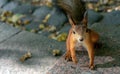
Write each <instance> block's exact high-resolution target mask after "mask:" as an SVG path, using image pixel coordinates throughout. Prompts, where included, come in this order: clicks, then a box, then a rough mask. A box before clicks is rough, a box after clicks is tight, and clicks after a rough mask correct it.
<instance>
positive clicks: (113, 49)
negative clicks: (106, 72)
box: [92, 23, 120, 68]
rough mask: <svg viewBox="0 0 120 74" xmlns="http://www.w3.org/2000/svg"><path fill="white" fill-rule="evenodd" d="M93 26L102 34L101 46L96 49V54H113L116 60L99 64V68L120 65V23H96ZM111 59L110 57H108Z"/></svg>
mask: <svg viewBox="0 0 120 74" xmlns="http://www.w3.org/2000/svg"><path fill="white" fill-rule="evenodd" d="M92 28H94V29H96V31H98V33H99V34H100V41H99V43H100V44H101V47H100V48H97V49H96V56H111V57H112V58H113V59H114V60H113V61H111V62H107V63H104V64H97V65H96V66H97V67H98V68H110V67H116V66H119V67H120V39H119V38H120V33H119V31H120V25H103V24H100V23H99V24H98V23H97V24H94V25H93V26H92ZM108 60H109V59H108Z"/></svg>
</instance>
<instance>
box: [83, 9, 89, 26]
mask: <svg viewBox="0 0 120 74" xmlns="http://www.w3.org/2000/svg"><path fill="white" fill-rule="evenodd" d="M87 22H88V13H87V11H86V12H85V13H84V18H83V23H84V24H85V25H86V26H87Z"/></svg>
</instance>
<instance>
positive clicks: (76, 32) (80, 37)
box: [68, 15, 89, 42]
mask: <svg viewBox="0 0 120 74" xmlns="http://www.w3.org/2000/svg"><path fill="white" fill-rule="evenodd" d="M68 18H69V22H70V24H71V26H72V34H73V36H74V38H75V39H76V40H77V41H78V42H83V41H84V39H85V37H86V34H87V33H88V31H89V29H88V28H87V15H85V16H84V18H83V20H82V21H80V22H79V23H76V22H75V21H74V19H73V18H71V17H70V16H68Z"/></svg>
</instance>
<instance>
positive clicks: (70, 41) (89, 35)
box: [65, 17, 99, 69]
mask: <svg viewBox="0 0 120 74" xmlns="http://www.w3.org/2000/svg"><path fill="white" fill-rule="evenodd" d="M68 18H69V22H70V24H71V25H72V28H71V29H70V31H69V35H68V38H67V41H66V47H67V52H66V54H65V59H72V61H73V62H74V63H75V64H77V62H78V60H77V58H76V52H75V46H76V43H77V42H78V41H77V39H76V36H74V34H73V32H72V31H73V28H74V27H75V23H74V22H73V20H72V19H71V18H70V17H68ZM86 24H87V23H86V22H85V23H84V21H83V25H86ZM80 28H81V27H80ZM78 29H79V28H78ZM86 29H87V26H86ZM78 31H79V30H78ZM78 35H79V34H78ZM84 35H85V37H83V38H84V40H83V42H82V43H81V44H82V46H84V47H85V48H86V49H87V51H88V55H89V59H90V61H89V67H90V69H93V68H94V44H95V43H96V42H97V41H98V39H99V35H98V33H96V32H95V31H93V30H90V29H89V31H88V32H85V33H84Z"/></svg>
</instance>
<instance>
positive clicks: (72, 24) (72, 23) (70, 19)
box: [68, 16, 75, 27]
mask: <svg viewBox="0 0 120 74" xmlns="http://www.w3.org/2000/svg"><path fill="white" fill-rule="evenodd" d="M68 19H69V23H70V24H71V26H72V27H74V26H75V22H74V20H73V19H72V17H70V16H68Z"/></svg>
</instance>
